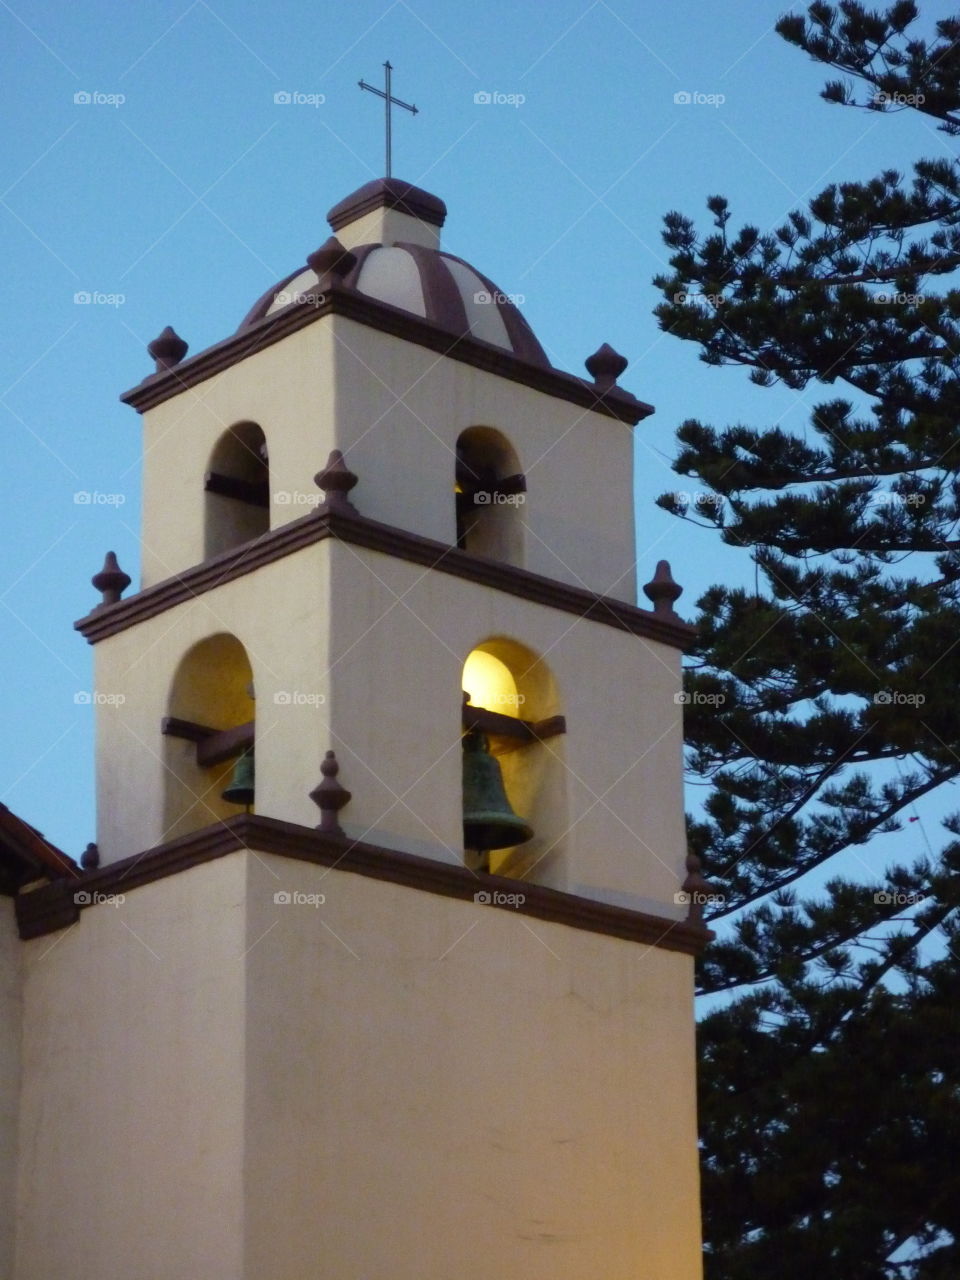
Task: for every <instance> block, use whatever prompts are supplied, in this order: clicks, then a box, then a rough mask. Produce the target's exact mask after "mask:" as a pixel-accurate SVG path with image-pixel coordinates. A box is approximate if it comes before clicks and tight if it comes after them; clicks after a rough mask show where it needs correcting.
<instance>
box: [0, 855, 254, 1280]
mask: <svg viewBox="0 0 960 1280" xmlns="http://www.w3.org/2000/svg"><path fill="white" fill-rule="evenodd" d="M244 896H245V895H244V866H243V862H242V860H241V859H240V858H234V859H229V858H228V859H224V860H221V861H219V862H213V863H208V864H206V865H204V866H200V867H195V868H193V869H192V870H190V871H187V872H184V873H182V874H180V875H178V876H174V877H171V878H169V879H166V880H162V881H160V882H158V883H156V884H152V885H148V886H145V887H144V888H142V889H137V890H135V891H134V892H132V893H131V894H130V895H129V896H128V898H127V900H126V901H125V902H124V903H122V904H121V905H119V906H110V905H99V906H96V907H91V908H89V909H87V910H86V911H84V913H83V916H82V918H81V920H80V921H79V923H78V924H77V925H75V926H73V927H72V928H69V929H67V930H64V931H63V932H62V933H60V934H59V935H57V936H55V937H42V938H37V939H35V940H33V941H30V942H27V943H24V944H22V948H23V963H24V1010H25V1016H24V1041H23V1091H22V1111H21V1144H20V1149H21V1156H20V1180H19V1208H20V1230H19V1235H18V1244H17V1269H16V1272H15V1273H14V1274H15V1280H52V1277H55V1276H70V1277H72V1278H73V1280H127V1278H128V1277H129V1278H131V1280H132V1278H133V1277H136V1280H199V1278H200V1277H203V1280H239V1277H241V1276H242V1275H243V1270H242V1257H243V1232H242V1222H243V1177H244V1150H243V1111H244V1106H245V1081H244V1069H243V1041H244V1034H245V1010H244V992H245V965H244V949H245V937H246V935H245V928H244V923H245V913H246V905H245V901H244Z"/></svg>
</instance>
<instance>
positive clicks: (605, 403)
mask: <svg viewBox="0 0 960 1280" xmlns="http://www.w3.org/2000/svg"><path fill="white" fill-rule="evenodd" d="M305 269H306V268H304V267H301V268H300V270H301V271H302V270H305ZM295 274H297V273H295ZM258 305H259V304H258ZM326 315H341V316H345V317H346V318H347V319H350V320H355V321H356V322H357V323H358V324H363V325H367V326H368V327H369V328H371V329H378V330H380V331H381V332H382V333H389V334H392V335H394V336H395V337H398V338H404V339H405V340H406V341H407V342H413V343H416V345H417V346H421V347H426V348H427V349H428V350H430V351H436V352H439V354H440V355H445V356H449V357H450V358H451V360H459V361H461V362H462V363H464V364H469V365H473V366H474V367H475V368H477V369H485V370H486V371H487V372H489V373H495V374H497V375H498V376H499V377H501V378H509V379H510V380H511V381H513V382H520V383H523V385H524V386H528V387H532V388H533V389H534V390H535V391H542V392H543V393H544V394H545V395H550V396H555V397H556V398H557V399H559V400H568V401H570V403H572V404H576V405H579V406H581V408H584V409H590V410H592V411H593V412H595V413H599V414H603V415H604V416H605V417H608V418H615V419H616V420H617V421H619V422H626V423H628V424H629V425H630V426H634V425H635V424H636V423H637V422H639V421H640V420H641V419H642V418H646V417H649V415H650V414H651V413H653V406H652V405H649V404H644V403H643V401H642V400H637V399H636V398H635V397H634V396H632V395H630V394H629V392H627V391H624V390H623V389H622V388H621V387H612V388H610V389H607V390H605V391H600V390H598V389H597V387H596V386H595V385H594V384H593V383H590V382H586V381H585V380H584V379H583V378H575V377H574V376H573V375H572V374H570V373H562V372H561V371H560V370H559V369H554V368H550V367H547V368H545V367H542V366H540V365H536V364H530V363H529V362H528V361H526V360H522V359H520V357H519V356H515V355H513V354H512V352H509V351H506V350H504V349H503V348H502V347H496V346H494V345H493V344H492V343H489V342H482V341H481V340H480V339H479V338H473V337H466V336H461V337H457V336H456V335H454V334H451V333H449V332H448V331H447V330H446V329H442V328H441V327H440V326H439V325H437V324H433V323H432V322H431V321H429V320H425V319H423V318H422V317H421V316H415V315H411V313H410V312H409V311H404V310H402V308H400V307H393V306H391V305H390V304H389V303H387V302H379V301H378V300H377V299H375V298H370V297H368V296H366V295H365V294H362V293H358V292H357V291H356V290H355V289H348V288H346V287H344V286H343V285H341V284H337V283H331V284H330V285H329V286H328V287H327V288H326V289H325V291H324V293H323V295H322V301H321V302H312V301H309V300H308V301H305V302H300V303H291V304H290V305H289V306H286V307H283V308H282V309H281V310H280V311H277V312H274V314H273V315H269V316H264V318H263V319H262V320H260V321H258V322H256V323H254V324H252V325H250V326H249V327H248V328H244V329H240V330H238V332H237V333H235V334H231V336H230V337H229V338H225V339H224V340H223V341H222V342H218V343H216V344H215V345H214V346H212V347H207V349H206V350H205V351H201V352H199V353H198V354H197V355H195V356H193V357H192V358H191V359H189V360H184V361H183V363H182V364H178V365H177V366H176V367H175V368H173V369H165V370H163V371H162V372H160V373H153V374H151V375H150V376H149V377H147V378H144V380H143V381H142V382H141V383H140V385H139V386H137V387H133V388H132V389H131V390H130V391H125V392H124V393H123V395H122V396H121V397H120V399H121V400H122V401H123V403H124V404H129V405H131V406H132V407H133V408H134V409H136V410H137V411H138V412H139V413H143V412H144V411H145V410H146V409H152V408H153V407H154V406H155V405H158V404H163V402H164V401H165V400H169V399H171V397H173V396H176V395H179V394H180V392H181V391H185V390H186V389H187V388H188V387H195V386H197V385H198V384H199V383H201V382H205V381H206V380H207V378H210V377H212V376H213V375H214V374H216V373H222V372H223V371H224V370H225V369H229V368H231V367H232V366H233V365H235V364H239V363H240V361H241V360H246V359H247V357H248V356H252V355H256V353H257V352H259V351H263V350H264V349H265V348H266V347H270V346H272V345H273V344H274V343H275V342H280V341H282V340H283V339H284V338H286V337H287V336H288V335H289V334H291V333H296V332H297V331H298V330H299V329H303V328H305V327H306V326H307V325H309V324H313V323H314V321H315V320H318V319H319V318H320V317H321V316H326Z"/></svg>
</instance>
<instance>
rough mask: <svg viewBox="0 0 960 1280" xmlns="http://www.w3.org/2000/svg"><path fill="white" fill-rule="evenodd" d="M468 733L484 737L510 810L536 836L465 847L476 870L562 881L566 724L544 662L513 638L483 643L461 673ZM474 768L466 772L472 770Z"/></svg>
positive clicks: (566, 821)
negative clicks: (516, 841)
mask: <svg viewBox="0 0 960 1280" xmlns="http://www.w3.org/2000/svg"><path fill="white" fill-rule="evenodd" d="M462 683H463V692H464V694H465V695H466V696H467V698H466V700H465V702H464V705H463V709H462V723H463V728H464V731H465V734H466V735H467V736H469V735H470V734H471V733H472V734H477V733H479V734H482V735H483V738H484V739H485V741H486V745H487V746H488V748H489V752H490V755H492V756H493V758H494V759H495V760H496V762H497V763H498V765H499V766H500V772H501V775H502V779H503V789H504V792H505V793H506V799H507V802H508V804H509V806H510V808H511V809H512V810H513V811H514V813H515V814H516V815H517V816H518V817H519V818H521V819H523V820H524V821H525V822H526V823H527V824H528V825H529V826H530V827H532V828H533V835H532V837H531V838H530V839H529V840H526V841H523V842H522V843H520V844H516V845H512V846H507V847H505V848H500V849H493V848H492V849H490V850H489V851H478V850H471V849H466V851H465V859H466V861H467V864H468V865H469V866H473V867H474V869H479V870H487V871H490V872H491V873H492V874H494V875H509V876H516V877H523V878H525V879H528V880H530V881H531V882H534V883H543V882H550V883H554V884H555V883H556V882H557V880H558V875H559V873H558V867H559V865H560V862H561V859H562V855H563V852H564V836H565V833H566V831H567V828H568V825H569V824H568V819H567V809H566V789H565V782H564V780H565V768H564V762H563V736H562V735H563V734H564V733H565V732H566V724H565V721H564V719H563V716H562V715H561V714H560V703H559V698H558V694H557V690H556V685H555V682H554V679H553V676H552V675H551V673H550V670H549V668H548V666H547V664H546V663H545V662H544V661H543V660H542V659H541V658H539V657H538V656H537V655H536V654H535V653H534V652H533V651H532V650H530V649H528V648H527V647H526V646H525V645H522V644H519V643H517V641H515V640H509V639H506V638H496V639H490V640H485V641H483V643H481V644H478V645H477V646H476V648H474V649H473V650H471V652H470V654H469V655H468V657H467V660H466V662H465V663H464V667H463V680H462ZM468 767H469V766H468Z"/></svg>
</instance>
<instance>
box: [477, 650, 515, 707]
mask: <svg viewBox="0 0 960 1280" xmlns="http://www.w3.org/2000/svg"><path fill="white" fill-rule="evenodd" d="M463 687H464V689H466V691H467V693H469V695H470V702H471V704H472V705H473V706H475V707H485V708H486V709H487V710H488V711H499V712H500V713H501V715H505V716H518V717H519V716H520V715H521V712H520V698H519V696H518V694H517V683H516V681H515V680H514V678H513V676H512V675H511V673H510V668H509V667H508V666H507V665H506V663H504V662H501V661H500V659H499V658H495V657H494V656H493V654H492V653H484V652H483V651H482V650H481V649H474V651H473V653H471V654H470V656H469V658H467V660H466V662H465V663H464V666H463Z"/></svg>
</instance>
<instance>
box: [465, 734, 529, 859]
mask: <svg viewBox="0 0 960 1280" xmlns="http://www.w3.org/2000/svg"><path fill="white" fill-rule="evenodd" d="M532 835H533V828H532V827H531V826H529V825H528V824H527V823H526V822H524V820H523V818H520V817H518V816H517V815H516V814H515V813H514V811H513V809H512V808H511V807H510V801H509V800H508V799H507V793H506V791H505V789H504V786H503V774H502V773H501V772H500V765H499V764H498V763H497V761H496V760H495V759H494V758H493V756H492V755H491V754H490V749H489V747H488V746H487V740H486V738H485V737H484V736H483V734H482V733H479V732H477V731H476V730H471V731H470V732H469V733H468V734H466V735H465V737H464V739H463V843H464V845H465V846H466V848H468V849H475V850H477V851H478V852H480V853H485V852H486V851H487V850H488V849H508V848H510V847H511V846H512V845H515V844H523V843H524V841H526V840H529V839H530V838H531V837H532Z"/></svg>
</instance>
